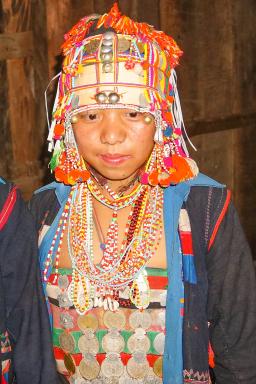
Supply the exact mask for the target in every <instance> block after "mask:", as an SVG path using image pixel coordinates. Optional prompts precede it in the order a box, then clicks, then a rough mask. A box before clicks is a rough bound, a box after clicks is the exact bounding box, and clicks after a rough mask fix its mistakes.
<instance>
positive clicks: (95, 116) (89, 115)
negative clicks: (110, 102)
mask: <svg viewBox="0 0 256 384" xmlns="http://www.w3.org/2000/svg"><path fill="white" fill-rule="evenodd" d="M79 118H80V119H81V120H82V121H84V122H88V123H91V122H95V121H98V120H99V119H100V112H99V111H87V112H83V113H80V114H79Z"/></svg>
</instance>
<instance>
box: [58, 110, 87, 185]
mask: <svg viewBox="0 0 256 384" xmlns="http://www.w3.org/2000/svg"><path fill="white" fill-rule="evenodd" d="M71 122H72V123H75V122H77V117H76V116H72V117H70V116H69V115H68V114H67V116H66V119H65V123H64V125H65V136H64V143H63V144H64V145H63V147H64V148H63V151H62V153H61V155H60V156H59V161H58V166H57V167H56V168H55V170H54V172H55V178H56V180H57V181H60V182H62V183H64V184H67V185H74V184H76V183H82V182H85V181H87V180H88V179H89V178H90V172H89V171H88V170H87V169H86V166H85V162H84V159H83V157H82V156H81V155H80V154H79V151H78V148H77V144H76V140H75V136H74V132H73V128H72V124H71Z"/></svg>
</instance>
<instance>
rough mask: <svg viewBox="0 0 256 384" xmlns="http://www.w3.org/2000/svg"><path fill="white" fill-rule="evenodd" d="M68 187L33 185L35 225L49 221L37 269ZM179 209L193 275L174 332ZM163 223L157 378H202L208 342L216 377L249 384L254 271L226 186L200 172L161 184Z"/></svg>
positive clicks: (202, 383) (255, 346) (224, 382)
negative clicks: (185, 221)
mask: <svg viewBox="0 0 256 384" xmlns="http://www.w3.org/2000/svg"><path fill="white" fill-rule="evenodd" d="M69 191H70V187H68V186H65V185H64V184H60V183H52V184H50V185H48V186H45V187H43V188H42V189H40V190H39V191H37V193H36V194H35V195H34V197H33V199H32V201H31V203H30V208H31V210H32V212H33V214H34V216H35V217H36V220H37V229H38V230H40V228H42V225H43V224H44V225H47V226H49V227H50V229H49V230H48V232H47V233H46V235H45V236H44V239H43V241H42V243H41V247H40V258H41V263H42V265H41V267H42V268H43V260H44V257H45V254H47V252H48V249H49V247H50V245H51V240H52V238H53V236H54V233H55V231H56V228H57V225H58V221H59V218H60V216H61V213H62V210H63V208H64V205H65V202H66V200H67V197H68V195H69ZM181 208H185V209H186V210H187V212H188V215H189V219H190V224H191V229H192V240H193V251H194V252H193V253H194V266H195V271H196V276H197V281H196V283H191V282H187V281H185V280H184V282H183V283H184V284H183V285H184V296H185V303H184V308H183V310H184V316H183V321H182V334H181V338H180V336H179V329H178V326H177V324H176V323H175V321H176V320H175V313H176V312H177V310H178V309H179V305H180V304H179V296H178V294H177V291H176V282H177V281H178V280H177V275H182V262H180V261H179V259H178V254H179V246H180V244H179V241H178V238H177V233H178V231H177V227H178V219H179V213H180V209H181ZM164 228H165V237H166V249H167V267H168V280H169V284H168V292H167V304H166V340H165V350H164V363H163V383H164V384H181V383H194V384H206V383H208V382H209V370H208V366H209V365H208V347H209V342H210V343H211V346H212V348H213V351H214V354H215V367H214V376H215V379H216V383H217V384H255V383H256V364H255V356H256V285H255V273H254V268H253V262H252V257H251V254H250V250H249V248H248V244H247V241H246V239H245V236H244V233H243V231H242V228H241V225H240V223H239V219H238V216H237V213H236V211H235V208H234V206H233V204H232V202H230V193H229V192H228V191H227V190H226V188H225V187H224V186H223V185H221V184H218V183H217V182H215V181H214V180H212V179H210V178H208V177H207V176H204V175H202V174H199V176H198V177H197V178H196V179H194V180H191V181H189V182H184V183H180V184H178V185H176V186H171V187H169V188H167V189H166V190H165V193H164ZM177 271H178V273H177ZM180 348H181V356H180V352H179V350H180Z"/></svg>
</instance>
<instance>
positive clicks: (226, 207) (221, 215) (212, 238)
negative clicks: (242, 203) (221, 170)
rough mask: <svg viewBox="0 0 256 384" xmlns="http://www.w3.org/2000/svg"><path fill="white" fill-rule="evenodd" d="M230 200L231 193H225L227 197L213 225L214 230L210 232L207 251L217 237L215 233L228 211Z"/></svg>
mask: <svg viewBox="0 0 256 384" xmlns="http://www.w3.org/2000/svg"><path fill="white" fill-rule="evenodd" d="M230 198H231V192H230V191H227V197H226V201H225V204H224V206H223V208H222V211H221V213H220V215H219V217H218V220H217V222H216V224H215V227H214V230H213V232H212V235H211V238H210V241H209V246H208V251H209V250H210V249H211V247H212V245H213V243H214V240H215V238H216V236H217V232H218V230H219V227H220V224H221V223H222V220H223V218H224V216H225V214H226V212H227V209H228V206H229V203H230Z"/></svg>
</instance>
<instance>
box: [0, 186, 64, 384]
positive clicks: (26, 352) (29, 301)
mask: <svg viewBox="0 0 256 384" xmlns="http://www.w3.org/2000/svg"><path fill="white" fill-rule="evenodd" d="M0 338H1V340H0V343H1V345H0V370H1V372H0V382H4V383H8V384H9V383H18V384H30V383H31V384H32V383H33V384H55V383H57V377H56V368H55V362H54V358H53V353H52V346H51V335H50V331H49V317H48V313H47V308H46V305H45V298H44V295H43V292H42V286H41V279H40V272H39V265H38V250H37V234H36V231H35V223H34V220H33V218H32V216H31V214H30V213H29V211H28V210H27V208H26V207H25V203H24V202H23V200H22V198H21V195H20V192H19V191H18V190H17V189H16V188H15V187H14V186H13V185H11V184H10V183H7V182H5V181H4V180H3V179H1V178H0ZM2 367H3V372H2ZM2 375H3V376H2ZM1 377H2V378H1Z"/></svg>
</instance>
